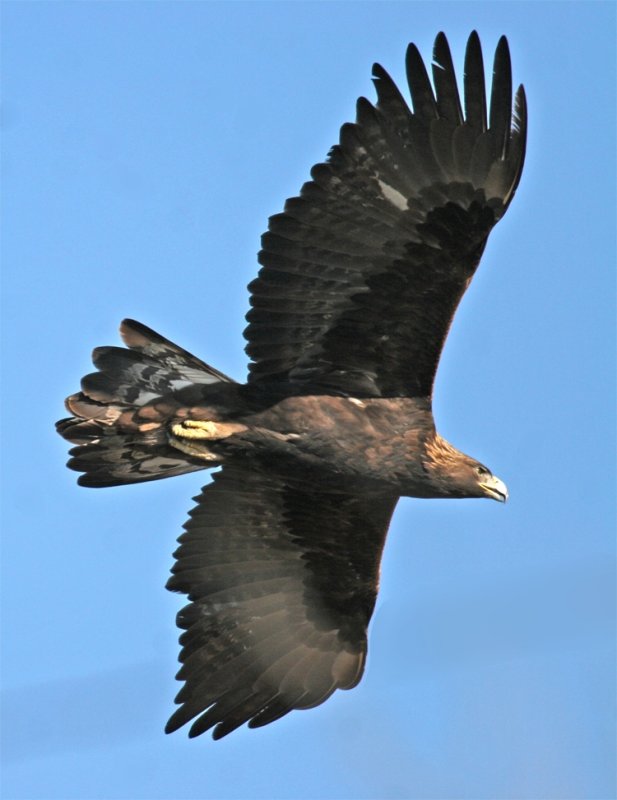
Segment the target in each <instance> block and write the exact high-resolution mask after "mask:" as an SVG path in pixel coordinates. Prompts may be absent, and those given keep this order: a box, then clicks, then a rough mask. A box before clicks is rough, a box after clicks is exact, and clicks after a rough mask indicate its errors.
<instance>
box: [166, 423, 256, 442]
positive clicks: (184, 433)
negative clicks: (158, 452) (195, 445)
mask: <svg viewBox="0 0 617 800" xmlns="http://www.w3.org/2000/svg"><path fill="white" fill-rule="evenodd" d="M245 430H246V425H240V424H239V423H237V422H213V421H212V420H210V419H206V420H199V419H185V420H184V422H176V423H174V424H173V425H172V426H171V432H172V433H173V435H174V436H177V437H178V438H180V439H226V438H227V437H228V436H232V435H233V434H234V433H240V432H241V431H245Z"/></svg>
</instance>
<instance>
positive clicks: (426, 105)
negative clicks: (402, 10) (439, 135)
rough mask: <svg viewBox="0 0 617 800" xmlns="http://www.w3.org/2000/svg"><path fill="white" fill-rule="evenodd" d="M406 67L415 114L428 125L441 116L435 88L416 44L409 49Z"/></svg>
mask: <svg viewBox="0 0 617 800" xmlns="http://www.w3.org/2000/svg"><path fill="white" fill-rule="evenodd" d="M405 66H406V69H407V81H408V83H409V91H410V92H411V101H412V103H413V111H414V114H415V115H416V116H417V117H418V118H419V119H421V120H422V121H423V122H427V123H428V122H430V121H431V120H432V119H437V118H438V116H439V114H438V113H437V103H436V102H435V95H434V94H433V88H432V86H431V82H430V80H429V77H428V73H427V71H426V67H425V66H424V61H423V60H422V56H421V55H420V52H419V50H418V48H417V47H416V46H415V44H410V45H409V47H408V48H407V56H406V59H405Z"/></svg>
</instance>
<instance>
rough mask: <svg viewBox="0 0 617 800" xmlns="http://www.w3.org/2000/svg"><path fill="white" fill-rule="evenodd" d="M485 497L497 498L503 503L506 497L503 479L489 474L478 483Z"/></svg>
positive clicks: (506, 492) (506, 491)
mask: <svg viewBox="0 0 617 800" xmlns="http://www.w3.org/2000/svg"><path fill="white" fill-rule="evenodd" d="M480 487H481V488H482V490H483V491H484V494H485V495H486V496H487V497H490V498H492V499H493V500H499V502H500V503H505V502H506V500H507V499H508V489H507V487H506V484H505V483H504V482H503V481H500V480H499V478H496V477H495V475H489V476H487V477H486V479H485V480H484V481H482V483H481V484H480Z"/></svg>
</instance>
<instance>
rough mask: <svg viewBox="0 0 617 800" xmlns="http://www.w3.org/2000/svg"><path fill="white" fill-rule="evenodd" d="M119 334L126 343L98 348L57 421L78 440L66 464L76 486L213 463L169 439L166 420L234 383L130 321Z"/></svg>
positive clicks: (107, 483)
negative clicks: (75, 477)
mask: <svg viewBox="0 0 617 800" xmlns="http://www.w3.org/2000/svg"><path fill="white" fill-rule="evenodd" d="M120 333H121V335H122V338H123V340H124V343H125V344H126V346H127V348H128V349H127V348H123V347H97V348H96V349H95V350H94V352H93V354H92V360H93V362H94V365H95V367H97V369H98V371H97V372H93V373H90V374H89V375H86V376H85V377H84V378H83V379H82V382H81V391H80V392H78V393H77V394H73V395H71V396H70V397H68V398H67V400H66V408H67V410H68V411H69V412H70V413H71V414H72V415H73V416H71V417H69V418H66V419H61V420H60V421H59V422H57V423H56V429H57V431H58V433H59V434H60V435H61V436H62V437H64V438H65V439H67V440H68V441H69V442H72V443H73V444H75V445H77V446H76V447H74V448H73V449H72V450H70V456H71V458H70V460H69V461H68V464H67V466H68V467H70V468H71V469H74V470H76V471H78V472H83V473H84V474H83V475H80V477H79V479H78V483H79V484H80V485H81V486H97V487H99V486H119V485H122V484H127V483H139V482H142V481H151V480H158V479H160V478H167V477H171V476H173V475H182V474H183V473H186V472H193V471H195V470H199V469H204V468H205V467H206V466H207V467H215V466H217V463H216V462H215V461H212V462H209V463H208V464H207V465H206V464H204V462H203V460H198V459H196V458H193V457H191V456H190V455H188V454H185V453H182V452H180V451H179V450H177V449H176V448H174V447H172V446H171V445H170V444H169V440H168V434H167V423H168V422H169V421H170V419H172V418H173V417H174V416H175V415H176V413H177V411H178V409H180V408H182V407H186V406H191V405H193V404H194V403H197V402H204V401H205V402H207V401H208V397H209V396H212V394H213V392H214V393H216V394H220V390H221V388H222V386H223V384H227V385H228V387H229V388H231V386H233V385H234V381H232V379H231V378H228V377H227V376H226V375H224V374H223V373H222V372H218V370H215V369H213V368H212V367H210V366H209V365H208V364H205V363H204V362H203V361H201V360H200V359H198V358H196V357H195V356H193V355H192V354H191V353H189V352H187V351H186V350H183V349H182V348H180V347H178V346H177V345H175V344H173V342H170V341H168V340H167V339H165V338H163V337H162V336H160V335H159V334H158V333H155V332H154V331H153V330H151V329H150V328H147V327H146V326H145V325H142V324H141V323H139V322H135V321H134V320H124V321H123V322H122V324H121V326H120Z"/></svg>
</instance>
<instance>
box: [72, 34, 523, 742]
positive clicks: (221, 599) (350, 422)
mask: <svg viewBox="0 0 617 800" xmlns="http://www.w3.org/2000/svg"><path fill="white" fill-rule="evenodd" d="M406 67H407V79H408V83H409V89H410V93H411V101H412V105H413V111H412V110H410V108H409V106H408V105H407V103H406V101H405V99H404V98H403V96H402V95H401V93H400V92H399V90H398V89H397V87H396V85H395V84H394V83H393V81H392V79H391V78H390V76H389V75H388V73H387V72H386V71H385V70H384V69H383V67H381V66H379V65H378V64H376V65H375V66H374V67H373V78H374V83H375V86H376V91H377V103H376V105H372V104H371V103H370V102H369V101H368V100H366V99H365V98H360V99H359V100H358V105H357V120H356V122H355V123H353V124H351V123H349V124H345V125H343V127H342V128H341V133H340V142H339V144H337V145H335V146H334V147H333V148H332V150H331V151H330V153H329V155H328V159H327V161H326V162H325V163H322V164H317V165H316V166H315V167H313V169H312V171H311V180H310V181H308V182H307V183H305V184H304V186H303V187H302V189H301V191H300V195H299V196H298V197H294V198H292V199H290V200H287V202H286V204H285V210H284V211H283V213H282V214H277V215H275V216H273V217H271V218H270V220H269V225H268V231H267V232H266V233H265V234H264V236H263V239H262V249H261V251H260V253H259V263H260V264H261V269H260V271H259V275H258V277H257V278H256V279H255V280H254V281H253V282H252V283H251V284H250V286H249V289H250V292H251V310H250V311H249V313H248V315H247V320H248V322H249V325H248V327H247V329H246V334H245V335H246V338H247V340H248V345H247V348H246V350H247V353H248V355H249V356H250V358H251V364H250V368H249V370H250V372H249V377H248V381H247V383H245V384H239V383H236V382H235V381H233V380H231V379H230V378H228V377H227V376H226V375H223V374H222V373H221V372H218V371H217V370H215V369H213V368H212V367H210V366H208V365H207V364H205V363H204V362H203V361H201V360H199V359H198V358H196V357H195V356H193V355H191V354H190V353H188V352H187V351H185V350H183V349H181V348H180V347H178V346H177V345H175V344H172V342H170V341H168V340H167V339H164V338H163V337H162V336H160V335H158V334H157V333H155V332H154V331H152V330H150V329H149V328H146V327H145V326H144V325H141V324H139V323H137V322H133V321H130V320H125V321H124V322H123V323H122V326H121V333H122V337H123V339H124V343H125V345H126V348H120V347H99V348H96V349H95V350H94V354H93V361H94V364H95V366H96V368H97V370H98V371H97V372H94V373H92V374H90V375H86V376H85V377H84V378H83V380H82V382H81V392H79V393H77V394H74V395H72V396H71V397H69V398H68V399H67V401H66V405H67V408H68V409H69V411H70V413H71V414H72V415H73V416H71V417H70V418H69V419H64V420H61V421H60V422H59V423H58V430H59V432H60V434H61V435H62V436H64V437H65V438H66V439H68V440H69V441H71V442H73V443H74V444H75V445H76V447H74V448H73V449H72V450H71V459H70V461H69V462H68V466H69V467H71V469H75V470H78V471H80V472H82V473H83V475H81V476H80V478H79V483H80V484H81V485H82V486H114V485H118V484H127V483H136V482H139V481H148V480H157V479H159V478H166V477H169V476H172V475H180V474H182V473H185V472H191V471H193V470H201V469H207V468H210V467H221V469H220V471H218V472H216V473H215V474H214V475H213V481H212V482H211V483H210V484H208V485H207V486H206V487H205V488H204V489H203V491H202V493H201V494H200V495H199V497H198V498H197V505H196V507H195V508H194V509H193V510H192V511H191V513H190V519H189V521H188V522H187V523H186V525H185V526H184V527H185V532H184V533H183V534H182V536H181V537H180V539H179V543H180V547H179V548H178V549H177V551H176V553H175V558H176V563H175V566H174V567H173V570H172V572H173V575H172V577H171V579H170V581H169V583H168V588H169V589H171V590H172V591H176V592H182V593H184V594H186V595H188V598H189V600H190V603H189V605H188V606H186V607H185V608H184V609H183V610H182V611H181V612H180V613H179V615H178V625H179V627H180V628H182V629H183V631H184V632H183V633H182V635H181V637H180V643H181V645H182V651H181V654H180V661H181V662H182V668H181V669H180V672H179V673H178V679H179V680H182V681H184V682H185V684H184V687H183V688H182V690H181V691H180V693H179V695H178V697H177V698H176V702H177V703H178V704H180V708H178V709H177V710H176V712H175V713H174V714H173V716H172V717H171V719H170V720H169V723H168V725H167V730H168V731H173V730H176V729H177V728H179V727H180V726H181V725H184V724H185V723H186V722H188V721H189V720H192V719H193V718H195V717H197V719H196V720H195V721H194V722H193V724H192V727H191V729H190V734H189V735H191V736H197V735H199V734H201V733H203V732H204V731H206V730H208V729H210V728H213V727H214V731H213V736H214V738H215V739H216V738H220V737H221V736H225V735H226V734H228V733H230V732H231V731H233V730H234V729H235V728H237V727H238V726H240V725H242V724H243V723H245V722H247V721H248V723H249V727H259V726H261V725H266V724H267V723H269V722H273V721H274V720H276V719H279V718H280V717H282V716H283V715H285V714H287V713H288V712H289V711H291V710H293V709H303V708H311V707H313V706H316V705H318V704H319V703H322V702H323V701H324V700H326V699H327V698H328V697H329V696H330V695H331V694H332V693H333V692H334V691H335V689H350V688H351V687H353V686H355V685H356V684H357V683H358V681H359V680H360V678H361V676H362V671H363V668H364V663H365V659H366V651H367V626H368V623H369V620H370V617H371V614H372V611H373V607H374V605H375V598H376V595H377V589H378V582H379V563H380V558H381V552H382V549H383V545H384V541H385V537H386V532H387V529H388V524H389V521H390V518H391V516H392V513H393V511H394V508H395V506H396V503H397V500H398V498H399V497H400V496H406V497H459V498H460V497H490V498H493V499H496V500H500V501H504V500H505V499H506V497H507V491H506V487H505V486H504V484H503V483H502V482H501V481H500V480H499V479H498V478H496V477H495V476H494V475H493V474H492V473H491V472H490V470H488V469H487V468H486V467H485V466H483V465H482V464H480V463H478V462H477V461H476V460H474V459H473V458H470V457H469V456H466V455H464V454H463V453H461V452H460V451H458V450H456V449H455V448H454V447H452V445H450V444H449V443H448V442H446V441H445V440H444V439H443V438H442V437H441V436H440V435H439V434H438V433H437V432H436V430H435V424H434V421H433V416H432V412H431V398H432V389H433V382H434V378H435V371H436V369H437V364H438V362H439V357H440V353H441V350H442V347H443V344H444V341H445V339H446V335H447V333H448V329H449V327H450V323H451V322H452V317H453V315H454V312H455V310H456V307H457V305H458V303H459V301H460V299H461V297H462V295H463V293H464V292H465V289H466V288H467V286H468V285H469V282H470V281H471V279H472V277H473V274H474V272H475V270H476V268H477V266H478V262H479V260H480V257H481V255H482V251H483V250H484V247H485V245H486V241H487V237H488V235H489V233H490V231H491V229H492V227H493V226H494V225H495V224H496V223H497V221H498V220H499V219H501V217H502V216H503V215H504V213H505V211H506V209H507V208H508V205H509V204H510V201H511V200H512V197H513V195H514V192H515V190H516V187H517V185H518V182H519V178H520V176H521V170H522V167H523V160H524V155H525V140H526V120H527V114H526V104H525V94H524V90H523V87H522V86H521V87H519V89H518V90H517V92H516V95H515V97H514V106H513V104H512V77H511V66H510V54H509V50H508V43H507V40H506V39H505V37H502V38H501V39H500V40H499V43H498V45H497V49H496V52H495V61H494V68H493V82H492V89H491V96H490V103H489V104H488V110H487V102H486V92H485V85H484V66H483V60H482V52H481V48H480V41H479V39H478V36H477V34H476V33H475V32H474V33H472V34H471V36H470V37H469V40H468V43H467V50H466V55H465V72H464V87H463V88H464V91H463V97H464V99H463V103H461V99H460V97H459V92H458V89H457V83H456V77H455V72H454V68H453V65H452V58H451V55H450V49H449V47H448V43H447V40H446V37H445V36H444V35H443V34H442V33H440V34H439V35H438V36H437V38H436V40H435V45H434V50H433V63H432V75H433V85H431V81H430V80H429V77H428V74H427V71H426V68H425V66H424V63H423V62H422V59H421V57H420V54H419V52H418V50H417V48H416V47H415V46H414V45H413V44H412V45H410V46H409V48H408V50H407V60H406ZM433 87H434V88H433Z"/></svg>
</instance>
